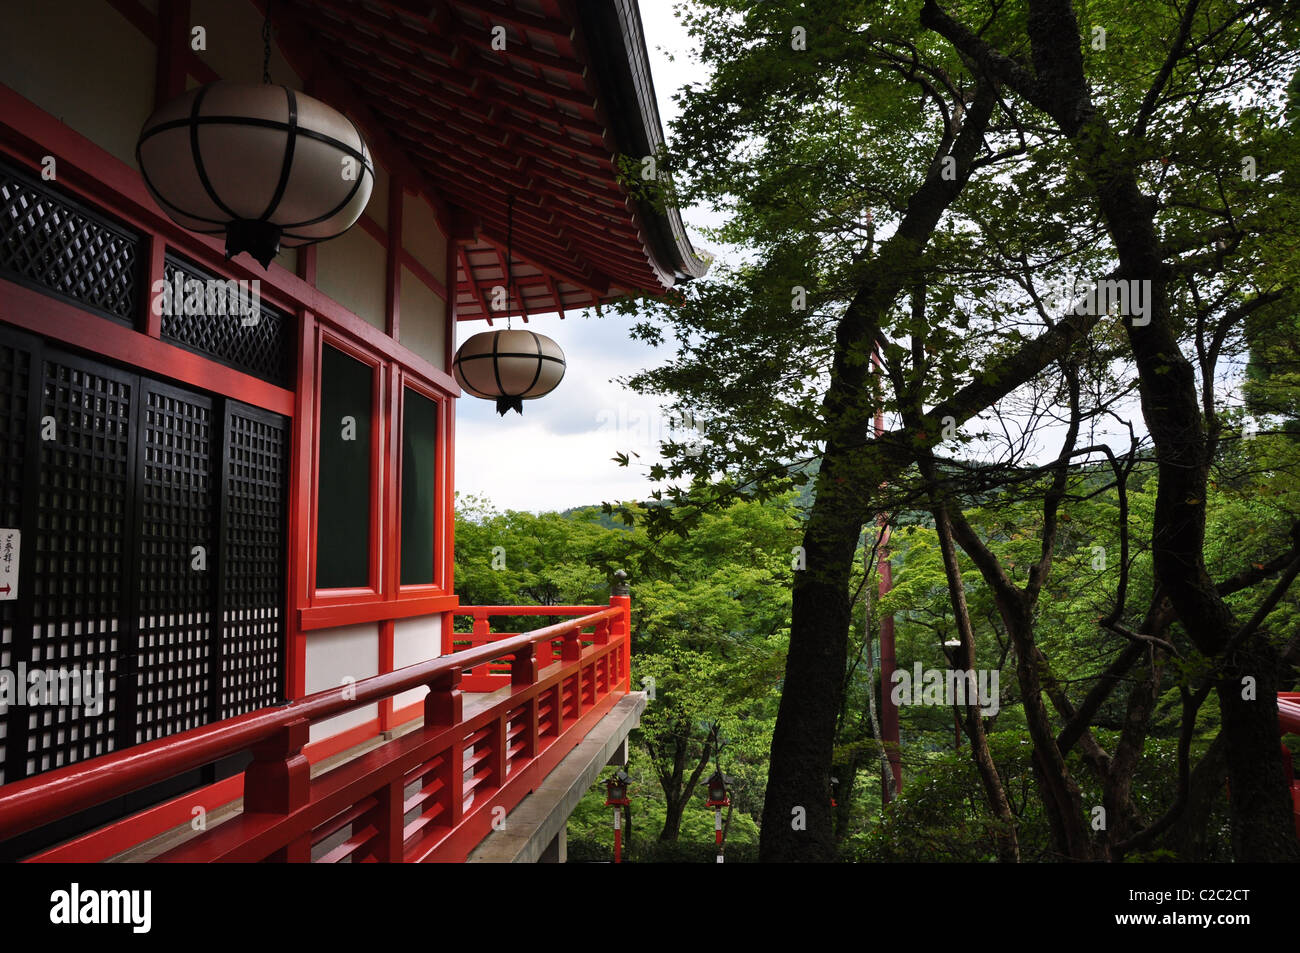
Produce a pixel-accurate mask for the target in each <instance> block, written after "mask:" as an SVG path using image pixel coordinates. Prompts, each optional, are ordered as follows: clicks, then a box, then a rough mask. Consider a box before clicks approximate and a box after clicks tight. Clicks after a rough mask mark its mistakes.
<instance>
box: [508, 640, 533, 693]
mask: <svg viewBox="0 0 1300 953" xmlns="http://www.w3.org/2000/svg"><path fill="white" fill-rule="evenodd" d="M536 648H537V646H536V645H534V644H533V643H532V642H529V643H528V647H527V648H525V649H520V650H519V651H518V652H516V653H515V657H514V661H512V662H511V663H510V684H511V685H531V684H533V683H534V682H536V681H537V656H536V654H535V649H536Z"/></svg>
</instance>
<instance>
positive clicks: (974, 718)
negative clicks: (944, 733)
mask: <svg viewBox="0 0 1300 953" xmlns="http://www.w3.org/2000/svg"><path fill="white" fill-rule="evenodd" d="M926 469H928V470H929V471H930V476H933V471H934V467H933V465H930V466H929V467H926ZM933 512H934V528H935V531H936V532H937V533H938V536H939V553H940V554H941V555H942V556H943V571H944V575H945V576H946V577H947V579H948V598H949V600H950V601H951V602H952V611H953V615H954V616H956V619H957V632H958V634H959V635H960V637H961V659H960V662H959V667H962V668H964V669H965V670H966V671H971V672H973V671H974V670H975V633H974V631H973V630H972V629H971V624H970V611H969V609H968V608H967V606H966V591H965V589H964V588H963V586H962V582H961V566H960V564H959V563H958V562H957V549H956V547H955V546H954V545H953V542H952V527H951V525H950V524H949V522H948V511H947V509H946V507H945V506H944V504H943V503H939V504H938V505H936V506H935V508H934V510H933ZM971 687H972V686H970V685H967V698H966V702H967V704H966V735H967V737H968V738H970V747H971V756H972V757H973V758H974V759H975V767H976V768H977V770H978V771H979V775H980V782H981V783H982V784H983V785H984V797H985V799H986V800H987V801H988V803H989V809H990V810H991V811H992V812H993V816H994V817H996V818H997V822H998V830H997V834H996V839H997V845H998V859H999V860H1000V861H1002V862H1003V863H1012V864H1014V863H1017V862H1018V861H1019V860H1020V843H1019V839H1018V838H1017V836H1016V819H1015V816H1014V815H1013V814H1012V813H1011V804H1010V803H1009V802H1008V801H1007V792H1006V791H1005V790H1004V789H1003V787H1002V779H1001V778H1000V777H999V776H998V768H997V765H996V764H994V763H993V754H992V752H990V751H989V741H988V738H987V737H985V735H984V720H983V716H982V715H981V713H980V699H979V698H978V697H976V698H974V699H972V698H970V697H969V696H970V691H971Z"/></svg>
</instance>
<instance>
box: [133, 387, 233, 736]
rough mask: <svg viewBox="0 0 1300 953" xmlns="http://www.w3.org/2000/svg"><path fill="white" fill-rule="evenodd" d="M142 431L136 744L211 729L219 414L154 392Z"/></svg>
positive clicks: (167, 392) (196, 401)
mask: <svg viewBox="0 0 1300 953" xmlns="http://www.w3.org/2000/svg"><path fill="white" fill-rule="evenodd" d="M143 397H144V408H143V413H144V416H143V419H142V420H141V425H140V426H141V429H140V436H141V440H140V471H139V474H140V476H139V480H138V481H137V487H138V489H137V494H138V497H139V506H140V531H139V547H138V553H139V561H138V563H137V570H136V577H135V578H136V585H137V587H138V592H137V599H138V602H137V605H138V607H139V608H138V615H139V623H138V629H137V635H136V691H135V705H136V711H135V735H134V742H135V743H137V744H138V743H139V742H142V741H150V740H152V739H154V738H161V737H163V736H165V735H170V734H174V733H175V732H178V731H185V730H186V729H189V728H197V727H198V726H199V725H202V724H206V723H207V722H208V721H209V720H211V716H212V710H211V707H212V706H211V695H212V658H211V649H212V622H213V604H212V599H213V593H214V591H215V588H216V586H215V582H214V580H215V577H216V558H217V553H215V552H214V551H213V539H212V537H213V535H214V533H213V516H214V511H213V499H212V497H213V494H212V450H213V447H212V438H213V433H212V406H211V404H210V403H209V402H208V401H207V400H206V399H204V398H201V397H196V396H194V395H191V394H185V393H183V392H178V391H173V390H172V389H170V388H163V387H161V386H160V385H149V387H148V388H147V390H146V391H145V393H144V395H143Z"/></svg>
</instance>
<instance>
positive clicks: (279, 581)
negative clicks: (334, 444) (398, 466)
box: [221, 404, 289, 718]
mask: <svg viewBox="0 0 1300 953" xmlns="http://www.w3.org/2000/svg"><path fill="white" fill-rule="evenodd" d="M288 423H289V422H288V420H287V419H286V418H284V417H279V416H275V415H273V414H264V413H261V412H258V411H254V410H252V409H251V408H245V407H241V406H237V405H233V404H231V405H229V406H228V409H227V411H226V441H227V443H226V473H225V479H226V484H225V506H226V516H225V532H224V533H223V538H224V540H225V543H224V547H223V550H222V553H223V567H224V573H223V575H224V581H223V587H224V590H225V598H224V611H223V617H224V619H223V625H222V636H221V717H222V718H231V717H234V716H235V715H242V714H243V713H244V712H248V711H253V710H254V709H257V708H265V707H266V706H268V705H275V704H277V703H278V702H279V701H280V700H281V697H282V691H283V686H282V685H281V683H280V677H279V673H280V668H281V665H280V662H281V657H282V651H283V649H282V644H281V627H282V622H283V620H282V618H281V615H282V612H283V610H282V608H281V606H282V605H283V603H284V559H285V552H284V538H285V536H284V533H285V528H284V517H285V512H286V510H287V495H286V485H285V484H286V476H287V467H286V464H287V462H288V460H289V427H288Z"/></svg>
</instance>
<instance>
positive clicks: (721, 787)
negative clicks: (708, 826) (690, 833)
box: [704, 771, 731, 863]
mask: <svg viewBox="0 0 1300 953" xmlns="http://www.w3.org/2000/svg"><path fill="white" fill-rule="evenodd" d="M704 806H705V807H711V808H713V833H714V838H715V841H716V843H717V845H718V863H722V809H723V808H724V807H731V798H730V797H728V796H727V779H726V778H724V777H723V776H722V772H721V771H714V772H713V777H711V778H709V799H708V800H707V801H705V802H704Z"/></svg>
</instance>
